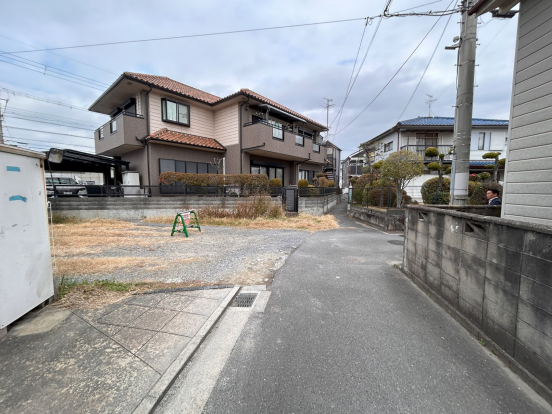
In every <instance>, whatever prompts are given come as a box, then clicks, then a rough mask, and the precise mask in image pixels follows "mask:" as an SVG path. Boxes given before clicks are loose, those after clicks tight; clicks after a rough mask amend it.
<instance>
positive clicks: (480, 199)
mask: <svg viewBox="0 0 552 414" xmlns="http://www.w3.org/2000/svg"><path fill="white" fill-rule="evenodd" d="M491 188H493V189H496V190H498V191H499V192H500V195H499V197H502V186H501V185H500V184H498V183H493V182H490V183H480V184H479V185H477V186H476V187H475V188H474V190H473V193H472V195H471V197H470V198H469V199H468V204H471V205H485V204H489V200H487V190H489V189H491Z"/></svg>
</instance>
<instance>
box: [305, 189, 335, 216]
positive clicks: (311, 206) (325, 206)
mask: <svg viewBox="0 0 552 414" xmlns="http://www.w3.org/2000/svg"><path fill="white" fill-rule="evenodd" d="M340 200H341V196H340V195H337V194H330V195H327V196H324V197H299V213H307V214H312V215H314V216H321V215H322V214H324V213H327V212H328V211H329V210H330V209H331V208H332V207H334V206H335V205H336V204H337V203H338V202H339V201H340Z"/></svg>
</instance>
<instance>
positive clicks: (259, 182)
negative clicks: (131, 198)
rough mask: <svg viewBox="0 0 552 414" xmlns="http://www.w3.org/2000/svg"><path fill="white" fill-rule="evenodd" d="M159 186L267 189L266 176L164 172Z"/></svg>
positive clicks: (160, 176) (160, 177)
mask: <svg viewBox="0 0 552 414" xmlns="http://www.w3.org/2000/svg"><path fill="white" fill-rule="evenodd" d="M159 184H162V185H184V186H189V187H203V186H223V185H233V186H240V187H244V188H247V189H262V190H264V189H266V188H267V187H268V176H267V175H266V174H227V175H224V174H188V173H177V172H169V171H166V172H163V173H161V174H160V175H159Z"/></svg>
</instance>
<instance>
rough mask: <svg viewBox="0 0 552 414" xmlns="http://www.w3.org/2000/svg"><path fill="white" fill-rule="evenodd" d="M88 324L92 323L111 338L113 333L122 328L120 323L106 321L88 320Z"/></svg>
mask: <svg viewBox="0 0 552 414" xmlns="http://www.w3.org/2000/svg"><path fill="white" fill-rule="evenodd" d="M90 325H92V326H93V327H94V328H96V329H97V330H98V331H100V332H101V333H103V334H105V335H106V336H108V337H110V338H112V337H113V335H115V334H116V333H117V332H119V331H120V330H121V329H123V326H121V325H109V324H106V323H98V322H90Z"/></svg>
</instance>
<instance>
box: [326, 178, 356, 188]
mask: <svg viewBox="0 0 552 414" xmlns="http://www.w3.org/2000/svg"><path fill="white" fill-rule="evenodd" d="M329 182H330V180H328V179H327V178H324V177H320V178H319V179H318V187H329V186H328V183H329ZM357 184H358V182H357Z"/></svg>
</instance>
